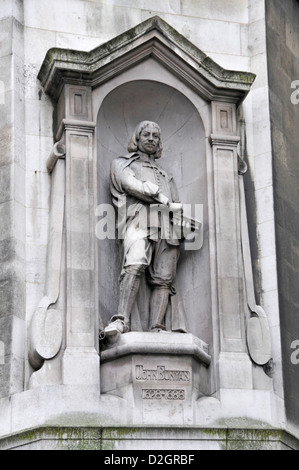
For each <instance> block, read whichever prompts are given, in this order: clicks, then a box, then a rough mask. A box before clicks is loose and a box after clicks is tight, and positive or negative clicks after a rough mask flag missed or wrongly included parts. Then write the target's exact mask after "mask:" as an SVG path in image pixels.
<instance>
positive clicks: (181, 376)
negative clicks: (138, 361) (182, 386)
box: [136, 366, 191, 382]
mask: <svg viewBox="0 0 299 470" xmlns="http://www.w3.org/2000/svg"><path fill="white" fill-rule="evenodd" d="M190 376H191V374H190V372H189V371H188V370H166V369H165V366H157V369H156V370H151V369H144V368H143V366H136V379H137V380H166V381H172V382H188V381H189V380H190Z"/></svg>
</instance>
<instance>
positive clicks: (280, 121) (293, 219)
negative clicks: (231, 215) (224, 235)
mask: <svg viewBox="0 0 299 470" xmlns="http://www.w3.org/2000/svg"><path fill="white" fill-rule="evenodd" d="M266 19H267V49H268V75H269V89H270V116H271V130H272V146H273V176H274V198H275V216H276V241H277V261H278V281H279V303H280V321H281V337H282V347H283V371H284V390H285V402H286V410H287V415H288V418H289V420H290V421H291V422H293V423H295V424H297V425H298V423H299V402H298V387H299V365H298V364H294V363H292V361H291V354H292V352H293V350H292V349H291V345H292V342H293V341H295V340H298V339H299V294H298V292H299V291H298V285H299V240H298V231H299V208H298V178H299V160H298V151H299V143H298V125H299V104H296V102H295V101H294V99H293V100H291V94H292V93H293V92H295V89H292V88H291V84H292V82H293V81H295V80H298V79H299V21H298V20H299V3H298V1H296V0H288V1H285V2H280V1H279V0H267V1H266ZM297 97H298V95H297ZM294 98H296V96H294ZM292 101H293V102H292ZM295 359H296V358H295ZM293 362H294V361H293Z"/></svg>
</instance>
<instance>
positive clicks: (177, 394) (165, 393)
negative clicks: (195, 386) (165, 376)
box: [142, 388, 185, 400]
mask: <svg viewBox="0 0 299 470" xmlns="http://www.w3.org/2000/svg"><path fill="white" fill-rule="evenodd" d="M142 398H144V399H146V400H162V399H163V398H164V399H165V400H185V390H176V389H166V388H162V389H152V388H151V389H143V390H142Z"/></svg>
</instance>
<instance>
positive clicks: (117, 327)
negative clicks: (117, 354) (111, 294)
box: [104, 273, 140, 342]
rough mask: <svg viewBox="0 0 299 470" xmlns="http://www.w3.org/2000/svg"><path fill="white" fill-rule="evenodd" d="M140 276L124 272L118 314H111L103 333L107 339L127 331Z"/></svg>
mask: <svg viewBox="0 0 299 470" xmlns="http://www.w3.org/2000/svg"><path fill="white" fill-rule="evenodd" d="M139 285H140V276H138V275H136V274H130V273H125V274H124V276H123V278H122V280H121V282H120V299H119V304H118V314H117V315H113V317H112V318H111V320H110V323H109V325H108V326H106V328H105V330H104V333H105V337H106V338H107V339H109V338H110V339H111V340H112V339H113V342H114V341H116V340H117V338H118V336H119V335H120V334H121V333H126V332H127V331H129V325H130V317H131V312H132V308H133V305H134V302H135V299H136V295H137V293H138V290H139Z"/></svg>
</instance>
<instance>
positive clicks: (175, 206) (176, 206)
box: [169, 202, 183, 212]
mask: <svg viewBox="0 0 299 470" xmlns="http://www.w3.org/2000/svg"><path fill="white" fill-rule="evenodd" d="M169 210H170V211H171V212H182V210H183V204H181V203H180V202H171V203H170V204H169Z"/></svg>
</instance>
